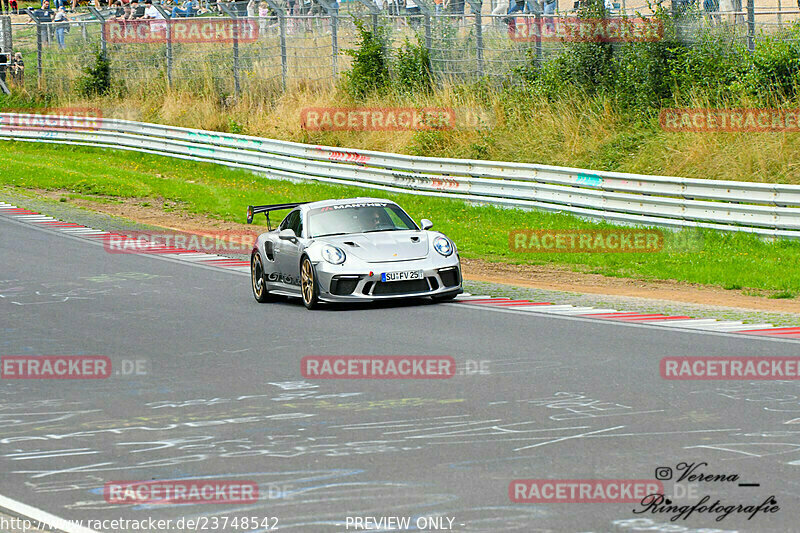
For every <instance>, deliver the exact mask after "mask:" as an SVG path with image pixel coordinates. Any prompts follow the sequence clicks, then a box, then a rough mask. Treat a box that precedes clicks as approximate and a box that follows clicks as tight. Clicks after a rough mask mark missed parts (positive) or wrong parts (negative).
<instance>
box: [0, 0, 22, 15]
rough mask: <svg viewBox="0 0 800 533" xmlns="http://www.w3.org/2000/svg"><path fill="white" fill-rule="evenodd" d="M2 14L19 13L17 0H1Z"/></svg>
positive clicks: (0, 11) (0, 8)
mask: <svg viewBox="0 0 800 533" xmlns="http://www.w3.org/2000/svg"><path fill="white" fill-rule="evenodd" d="M0 15H19V3H18V2H17V0H0Z"/></svg>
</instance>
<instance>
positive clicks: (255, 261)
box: [250, 252, 267, 303]
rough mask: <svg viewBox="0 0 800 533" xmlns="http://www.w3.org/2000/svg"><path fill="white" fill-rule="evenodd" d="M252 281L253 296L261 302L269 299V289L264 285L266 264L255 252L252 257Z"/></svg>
mask: <svg viewBox="0 0 800 533" xmlns="http://www.w3.org/2000/svg"><path fill="white" fill-rule="evenodd" d="M250 281H251V284H252V287H253V296H254V297H255V299H256V301H257V302H259V303H264V302H266V301H267V290H266V287H265V286H264V265H263V264H262V263H261V256H260V255H259V254H258V252H254V253H253V255H252V256H251V257H250Z"/></svg>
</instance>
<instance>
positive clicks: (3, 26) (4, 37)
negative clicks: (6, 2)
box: [0, 16, 14, 94]
mask: <svg viewBox="0 0 800 533" xmlns="http://www.w3.org/2000/svg"><path fill="white" fill-rule="evenodd" d="M13 50H14V48H13V47H12V45H11V17H10V16H0V90H2V91H3V92H4V93H5V94H11V91H9V90H8V87H6V70H8V67H9V66H11V57H12V53H13Z"/></svg>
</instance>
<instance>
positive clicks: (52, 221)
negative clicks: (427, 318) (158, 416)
mask: <svg viewBox="0 0 800 533" xmlns="http://www.w3.org/2000/svg"><path fill="white" fill-rule="evenodd" d="M0 215H6V216H9V217H11V218H14V219H17V220H20V221H22V222H28V223H31V224H37V225H39V226H43V227H47V228H49V229H52V230H56V231H59V232H62V233H65V234H69V235H76V236H80V237H85V238H88V239H94V240H98V241H104V240H111V239H124V238H126V237H127V236H126V235H120V234H117V233H111V232H108V231H102V230H97V229H93V228H89V227H87V226H82V225H80V224H73V223H71V222H63V221H61V220H58V219H56V218H53V217H50V216H46V215H42V214H40V213H37V212H35V211H30V210H28V209H22V208H19V207H17V206H14V205H11V204H7V203H5V202H0ZM139 253H143V254H158V255H160V256H165V257H171V258H174V259H178V260H181V261H187V262H190V263H197V264H202V265H206V266H212V267H216V268H222V269H226V270H235V271H237V272H247V273H249V272H250V263H249V262H247V261H242V260H239V259H232V258H230V257H223V256H220V255H214V254H207V253H203V252H197V251H194V250H188V249H184V248H175V247H172V246H163V245H159V244H153V245H152V247H150V249H149V250H147V251H146V252H139ZM454 302H457V303H460V304H464V305H473V306H482V307H495V308H506V309H514V310H517V311H534V312H536V313H546V314H552V315H569V316H576V317H581V318H592V319H596V320H611V321H619V322H627V323H640V324H653V325H659V326H667V327H675V328H681V329H697V330H705V331H716V332H725V333H741V334H744V335H764V336H769V337H775V338H783V339H800V327H775V326H773V325H772V324H745V323H744V322H740V321H733V320H729V321H721V320H716V319H713V318H692V317H690V316H684V315H679V316H669V315H663V314H660V313H639V312H628V311H618V310H616V309H597V308H594V307H577V306H574V305H556V304H553V303H551V302H533V301H530V300H512V299H511V298H504V297H502V298H495V297H492V296H474V295H471V294H469V293H464V294H461V295H459V296H458V297H456V299H455V300H454Z"/></svg>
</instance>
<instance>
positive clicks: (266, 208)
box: [247, 202, 308, 229]
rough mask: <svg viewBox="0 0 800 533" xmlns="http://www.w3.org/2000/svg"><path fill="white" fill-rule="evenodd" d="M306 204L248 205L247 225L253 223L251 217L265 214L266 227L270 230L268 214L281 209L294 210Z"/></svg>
mask: <svg viewBox="0 0 800 533" xmlns="http://www.w3.org/2000/svg"><path fill="white" fill-rule="evenodd" d="M307 203H308V202H296V203H291V204H272V205H248V206H247V223H248V224H252V223H253V217H254V216H255V215H256V214H258V213H265V214H266V216H267V226H269V227H270V229H272V227H271V226H270V222H269V212H270V211H279V210H281V209H294V208H295V207H297V206H298V205H303V204H307Z"/></svg>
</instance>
